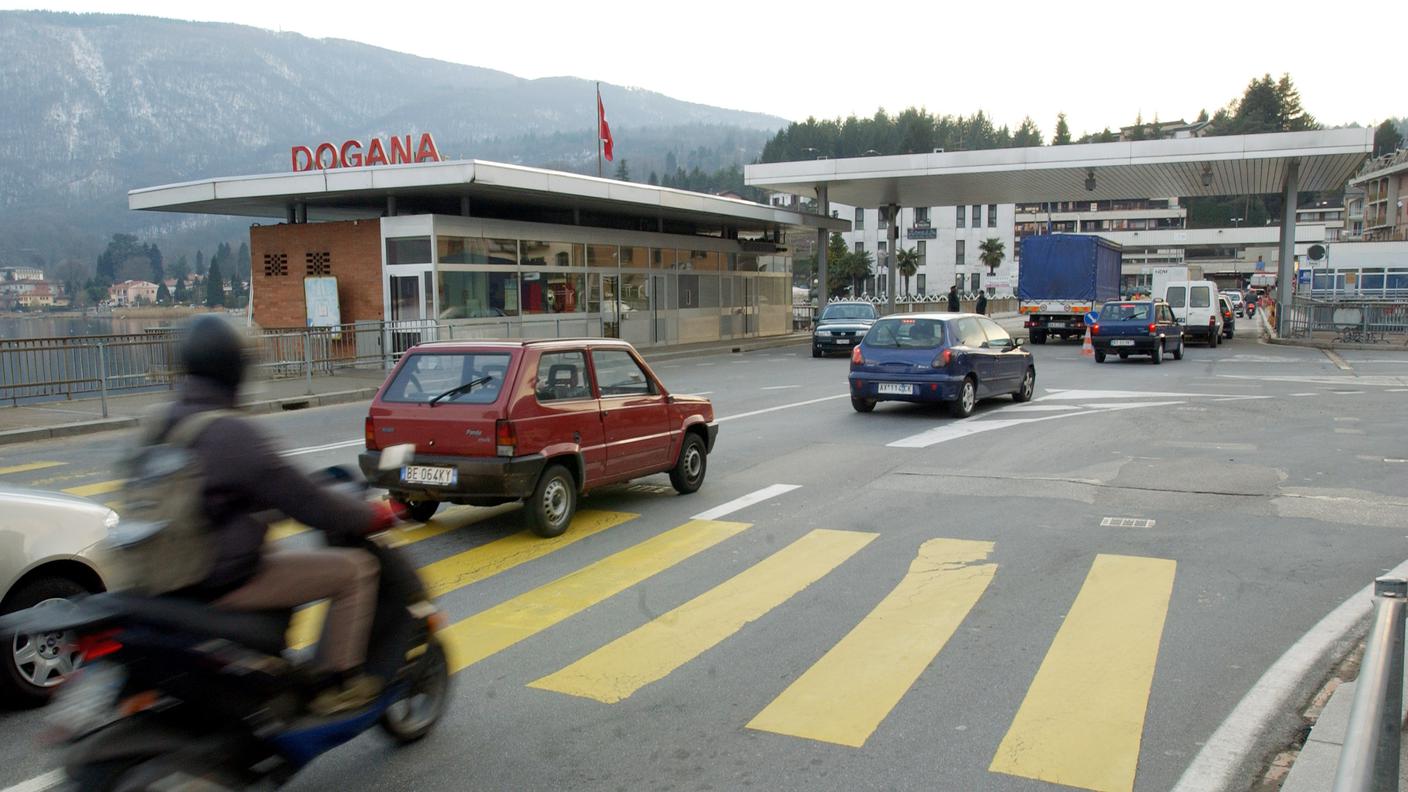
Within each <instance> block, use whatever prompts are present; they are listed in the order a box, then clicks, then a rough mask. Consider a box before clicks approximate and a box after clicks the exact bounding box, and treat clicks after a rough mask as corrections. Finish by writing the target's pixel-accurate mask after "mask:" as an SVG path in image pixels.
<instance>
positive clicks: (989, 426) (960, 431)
mask: <svg viewBox="0 0 1408 792" xmlns="http://www.w3.org/2000/svg"><path fill="white" fill-rule="evenodd" d="M1182 403H1183V402H1135V403H1128V404H1082V405H1080V407H1082V408H1084V409H1082V410H1080V411H1079V412H1062V413H1056V414H1055V415H1041V416H1038V417H1036V418H984V419H981V420H966V421H951V422H949V423H946V424H943V425H941V426H937V427H935V428H933V429H926V430H925V431H923V432H920V433H919V434H913V435H910V436H909V437H902V438H900V439H899V440H896V441H894V442H892V443H886V444H885V447H886V448H928V447H929V446H932V445H938V444H939V443H946V442H948V441H950V440H957V439H959V438H961V437H968V436H969V435H975V434H981V433H982V432H991V431H994V430H996V429H1007V428H1009V427H1013V426H1020V425H1022V424H1029V423H1036V422H1038V421H1058V420H1060V419H1062V418H1078V417H1080V416H1082V415H1098V414H1100V413H1107V412H1117V411H1120V410H1137V409H1140V408H1143V407H1169V406H1172V405H1175V404H1182ZM1008 409H1011V408H1008ZM1001 412H1006V409H1004V410H1002V411H1001Z"/></svg>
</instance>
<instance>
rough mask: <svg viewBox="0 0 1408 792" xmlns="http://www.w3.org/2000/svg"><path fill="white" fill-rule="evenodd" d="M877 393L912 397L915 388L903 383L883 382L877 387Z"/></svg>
mask: <svg viewBox="0 0 1408 792" xmlns="http://www.w3.org/2000/svg"><path fill="white" fill-rule="evenodd" d="M875 392H876V393H889V394H894V395H896V396H912V395H913V394H914V386H913V385H910V384H908V383H902V382H882V383H880V384H878V385H876V386H875Z"/></svg>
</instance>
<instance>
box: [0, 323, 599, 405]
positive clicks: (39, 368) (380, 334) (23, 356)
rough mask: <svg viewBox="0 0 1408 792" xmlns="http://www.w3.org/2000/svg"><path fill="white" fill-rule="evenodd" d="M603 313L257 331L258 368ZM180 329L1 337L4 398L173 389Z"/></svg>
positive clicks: (522, 334) (592, 327)
mask: <svg viewBox="0 0 1408 792" xmlns="http://www.w3.org/2000/svg"><path fill="white" fill-rule="evenodd" d="M605 329H606V328H605V326H604V325H603V323H602V320H601V318H600V317H592V316H577V315H569V316H567V317H565V318H564V317H560V316H551V317H547V316H545V317H541V318H539V317H524V318H523V319H521V320H520V319H519V318H518V317H505V318H502V319H494V320H423V321H421V320H417V321H403V322H387V321H369V322H356V323H354V324H344V325H336V326H333V327H294V328H271V329H266V330H262V331H259V332H256V333H255V334H254V336H253V345H254V348H255V350H256V352H255V360H254V362H253V364H252V365H253V366H254V367H255V369H257V370H258V371H259V372H261V373H262V375H263V376H264V377H266V378H270V379H286V378H291V377H299V376H302V377H305V378H307V379H308V380H309V385H310V391H311V381H312V378H313V375H315V374H323V375H326V374H332V373H334V372H335V371H336V370H337V369H345V368H383V369H385V368H390V367H391V366H392V365H393V364H395V362H396V361H397V360H398V359H400V357H401V354H402V353H404V352H405V351H406V350H407V349H409V348H411V347H412V346H414V345H416V344H419V343H422V342H424V341H454V340H460V339H475V338H553V337H563V336H600V335H603V334H604V331H605ZM179 340H180V336H179V332H178V331H177V330H174V329H160V330H153V331H149V332H146V333H127V334H122V335H95V336H75V337H67V338H15V339H9V338H7V339H0V401H6V402H9V403H11V404H13V405H18V404H20V403H22V402H40V401H51V400H54V399H73V398H80V397H85V396H92V395H94V394H96V395H98V396H99V397H101V398H102V399H103V417H107V396H108V394H109V393H110V392H112V391H121V390H136V389H151V388H172V387H174V386H175V382H176V380H177V379H179V377H180V373H179V367H178V365H177V360H176V355H177V352H176V345H177V343H178V341H179Z"/></svg>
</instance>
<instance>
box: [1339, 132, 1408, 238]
mask: <svg viewBox="0 0 1408 792" xmlns="http://www.w3.org/2000/svg"><path fill="white" fill-rule="evenodd" d="M1349 184H1350V186H1351V187H1361V188H1363V190H1364V201H1363V209H1362V213H1363V228H1362V230H1361V232H1360V234H1359V238H1360V239H1362V240H1363V241H1365V242H1386V241H1392V240H1408V149H1399V150H1398V151H1395V152H1394V153H1392V154H1385V155H1383V156H1381V157H1376V158H1374V159H1372V160H1369V162H1367V163H1365V165H1364V168H1363V170H1361V171H1360V172H1359V175H1358V176H1355V177H1354V178H1353V179H1350V181H1349Z"/></svg>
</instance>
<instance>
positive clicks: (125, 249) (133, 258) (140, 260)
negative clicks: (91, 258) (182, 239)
mask: <svg viewBox="0 0 1408 792" xmlns="http://www.w3.org/2000/svg"><path fill="white" fill-rule="evenodd" d="M249 274H250V257H249V243H248V242H241V243H240V245H239V247H238V248H236V247H234V246H233V245H231V244H230V243H229V242H221V243H219V244H218V245H216V247H215V252H214V253H212V254H211V256H210V257H209V259H207V258H206V255H205V251H204V250H197V251H196V255H195V263H194V265H192V264H191V262H190V261H189V260H188V259H187V257H186V256H185V255H184V254H182V255H181V256H178V257H177V259H176V260H175V261H174V262H170V263H168V262H167V261H166V260H165V258H164V257H163V256H162V253H161V248H160V247H158V246H157V244H156V243H155V242H143V241H142V240H140V239H139V238H138V237H137V236H136V235H134V234H121V233H118V234H113V235H112V238H111V239H110V240H108V244H107V247H106V248H105V249H104V250H103V252H102V253H100V254H99V255H98V257H97V261H96V262H95V265H94V268H93V274H92V275H91V276H88V275H86V273H85V272H84V269H83V267H82V265H81V264H78V263H76V262H70V263H69V264H66V265H64V266H62V267H61V268H60V271H59V272H58V280H59V282H60V283H62V284H63V287H64V291H65V292H66V293H67V294H68V295H69V296H70V299H71V300H73V303H74V305H75V306H83V305H96V304H97V303H99V302H102V301H103V300H106V299H108V289H109V287H111V286H112V285H114V284H117V283H122V282H123V281H128V280H134V281H149V282H151V283H155V284H157V292H156V302H157V304H158V305H205V306H209V307H217V306H225V307H229V308H236V307H243V306H244V305H247V304H248V301H249V294H248V289H247V288H246V287H245V285H244V283H245V281H247V280H248V279H249ZM192 275H194V276H196V280H197V281H198V283H194V284H192V285H191V286H187V281H188V280H191V276H192ZM167 279H174V280H175V281H176V285H175V288H174V289H172V288H169V287H168V286H167V285H166V281H167ZM227 284H228V285H229V286H230V290H229V292H228V293H227V292H226V291H225V286H226V285H227Z"/></svg>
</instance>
